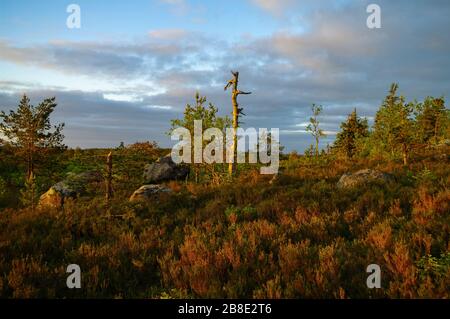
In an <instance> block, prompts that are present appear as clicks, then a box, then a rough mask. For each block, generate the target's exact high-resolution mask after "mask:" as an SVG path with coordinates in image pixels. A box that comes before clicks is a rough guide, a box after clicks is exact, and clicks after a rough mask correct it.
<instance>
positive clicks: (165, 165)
mask: <svg viewBox="0 0 450 319" xmlns="http://www.w3.org/2000/svg"><path fill="white" fill-rule="evenodd" d="M188 174H189V167H188V166H186V165H182V164H175V163H174V162H173V161H172V158H171V157H170V155H168V156H165V157H161V158H160V159H158V160H157V161H156V162H155V163H152V164H148V165H146V166H145V168H144V174H143V177H144V184H159V183H161V182H165V181H170V180H178V179H184V178H186V176H187V175H188Z"/></svg>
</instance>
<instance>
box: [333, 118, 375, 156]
mask: <svg viewBox="0 0 450 319" xmlns="http://www.w3.org/2000/svg"><path fill="white" fill-rule="evenodd" d="M368 135H369V129H368V123H367V119H366V118H364V119H362V118H360V117H359V116H358V114H357V113H356V109H354V110H353V112H352V113H351V114H350V115H349V116H348V118H347V121H345V122H342V123H341V131H340V132H339V133H338V134H337V136H336V141H335V142H334V145H335V148H336V149H338V150H339V151H342V152H343V153H344V154H345V155H346V156H347V157H348V158H352V157H353V156H354V155H355V152H356V148H357V140H358V139H359V138H362V137H367V136H368Z"/></svg>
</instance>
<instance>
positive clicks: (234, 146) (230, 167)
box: [228, 72, 239, 176]
mask: <svg viewBox="0 0 450 319" xmlns="http://www.w3.org/2000/svg"><path fill="white" fill-rule="evenodd" d="M233 77H234V82H233V92H232V94H231V103H232V105H233V144H232V145H231V150H232V152H233V161H232V162H231V163H229V164H228V174H229V175H230V176H231V175H233V174H234V173H235V172H236V161H237V128H238V125H239V122H238V121H239V114H238V106H239V105H238V103H237V88H238V82H239V72H236V73H234V74H233Z"/></svg>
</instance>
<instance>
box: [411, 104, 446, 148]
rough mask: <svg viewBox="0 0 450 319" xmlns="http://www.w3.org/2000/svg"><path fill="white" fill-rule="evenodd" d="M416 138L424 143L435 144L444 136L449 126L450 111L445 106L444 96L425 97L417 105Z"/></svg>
mask: <svg viewBox="0 0 450 319" xmlns="http://www.w3.org/2000/svg"><path fill="white" fill-rule="evenodd" d="M417 109H418V111H417V115H416V120H417V128H418V130H417V133H418V140H419V142H420V143H424V144H428V145H430V144H437V143H439V141H440V140H441V139H444V138H445V137H446V136H445V135H446V130H447V128H448V127H449V126H450V125H449V124H450V112H449V110H447V108H446V107H445V100H444V98H433V97H427V98H426V99H425V101H424V102H423V103H420V104H419V105H418V106H417Z"/></svg>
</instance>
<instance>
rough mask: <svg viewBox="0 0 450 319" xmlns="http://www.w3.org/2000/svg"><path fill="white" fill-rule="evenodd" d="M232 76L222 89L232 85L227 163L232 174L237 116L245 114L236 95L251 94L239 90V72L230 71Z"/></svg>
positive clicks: (235, 147) (233, 171)
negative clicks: (231, 112) (229, 141)
mask: <svg viewBox="0 0 450 319" xmlns="http://www.w3.org/2000/svg"><path fill="white" fill-rule="evenodd" d="M231 74H232V75H233V78H232V79H231V80H229V81H228V83H227V85H226V86H225V88H224V90H225V91H226V90H227V89H228V88H229V87H230V86H232V87H233V90H232V92H231V104H232V106H233V142H232V145H231V151H232V154H233V157H232V161H231V162H230V163H228V175H230V176H232V175H233V174H234V173H235V172H236V162H237V129H238V127H239V124H240V122H239V117H240V115H245V114H244V113H243V112H242V110H243V108H239V104H238V102H237V97H238V95H239V94H251V92H243V91H239V89H238V84H239V72H233V71H231Z"/></svg>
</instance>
